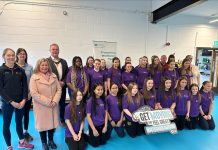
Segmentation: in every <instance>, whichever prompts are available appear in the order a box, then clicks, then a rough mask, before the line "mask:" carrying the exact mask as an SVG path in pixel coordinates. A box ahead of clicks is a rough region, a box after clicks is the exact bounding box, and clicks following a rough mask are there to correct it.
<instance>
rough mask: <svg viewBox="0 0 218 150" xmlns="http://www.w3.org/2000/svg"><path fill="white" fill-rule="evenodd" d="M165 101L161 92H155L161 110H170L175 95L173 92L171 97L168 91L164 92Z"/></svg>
mask: <svg viewBox="0 0 218 150" xmlns="http://www.w3.org/2000/svg"><path fill="white" fill-rule="evenodd" d="M165 94H166V99H165V98H164V96H163V94H162V92H161V90H158V92H157V101H158V102H160V105H161V107H162V108H170V107H171V106H172V104H173V103H174V102H176V101H175V99H176V93H175V91H173V96H172V95H171V92H170V91H165Z"/></svg>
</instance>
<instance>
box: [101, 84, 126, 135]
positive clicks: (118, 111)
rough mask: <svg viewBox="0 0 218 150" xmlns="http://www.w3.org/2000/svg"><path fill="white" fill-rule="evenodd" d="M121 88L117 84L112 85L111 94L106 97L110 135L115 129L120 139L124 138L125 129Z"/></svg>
mask: <svg viewBox="0 0 218 150" xmlns="http://www.w3.org/2000/svg"><path fill="white" fill-rule="evenodd" d="M118 91H119V88H118V86H117V84H116V83H112V84H111V87H110V94H109V95H108V96H107V97H106V99H105V101H106V106H107V115H108V120H109V123H108V135H109V136H110V135H111V132H112V130H113V129H114V130H115V131H116V133H117V135H118V136H119V137H124V129H123V111H122V106H121V105H122V102H121V97H120V96H118V95H117V94H118Z"/></svg>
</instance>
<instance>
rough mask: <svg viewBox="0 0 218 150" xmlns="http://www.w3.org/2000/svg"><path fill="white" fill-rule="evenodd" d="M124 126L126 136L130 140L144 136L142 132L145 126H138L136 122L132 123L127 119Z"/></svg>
mask: <svg viewBox="0 0 218 150" xmlns="http://www.w3.org/2000/svg"><path fill="white" fill-rule="evenodd" d="M124 124H125V129H126V132H127V134H128V135H129V136H130V137H132V138H134V137H136V136H139V135H142V134H145V132H144V126H145V125H143V124H139V123H137V122H133V121H130V120H128V119H126V120H125V121H124Z"/></svg>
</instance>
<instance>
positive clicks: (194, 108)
mask: <svg viewBox="0 0 218 150" xmlns="http://www.w3.org/2000/svg"><path fill="white" fill-rule="evenodd" d="M190 98H191V107H190V115H189V116H190V117H197V116H198V115H199V113H200V101H199V99H198V96H197V95H191V96H190Z"/></svg>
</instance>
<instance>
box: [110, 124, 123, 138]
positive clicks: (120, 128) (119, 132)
mask: <svg viewBox="0 0 218 150" xmlns="http://www.w3.org/2000/svg"><path fill="white" fill-rule="evenodd" d="M115 123H117V122H115ZM113 129H114V130H115V132H116V133H117V135H118V136H119V137H124V135H125V133H124V128H123V124H121V126H120V127H112V125H111V123H110V122H108V127H107V131H108V138H110V136H111V133H112V131H113Z"/></svg>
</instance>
